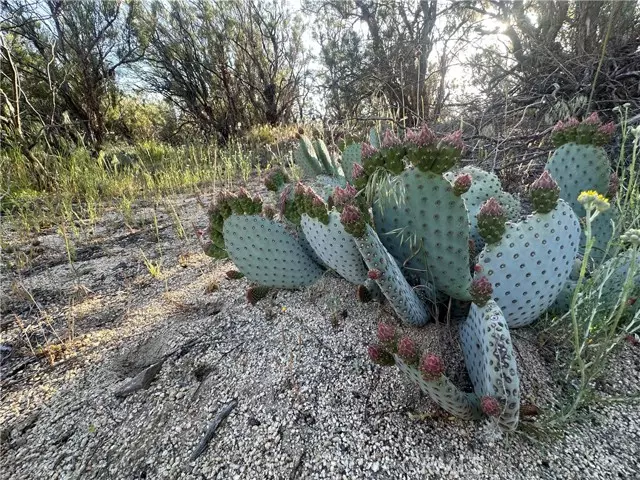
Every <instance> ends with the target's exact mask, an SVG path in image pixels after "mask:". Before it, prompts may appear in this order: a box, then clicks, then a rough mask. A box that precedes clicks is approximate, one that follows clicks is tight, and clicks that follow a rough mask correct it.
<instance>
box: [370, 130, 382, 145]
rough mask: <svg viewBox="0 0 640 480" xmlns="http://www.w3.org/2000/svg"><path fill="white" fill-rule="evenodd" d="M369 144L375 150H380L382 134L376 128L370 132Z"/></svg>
mask: <svg viewBox="0 0 640 480" xmlns="http://www.w3.org/2000/svg"><path fill="white" fill-rule="evenodd" d="M369 143H370V144H371V146H372V147H373V148H377V149H378V150H380V134H379V133H378V130H377V129H376V128H375V127H374V128H372V129H371V130H369Z"/></svg>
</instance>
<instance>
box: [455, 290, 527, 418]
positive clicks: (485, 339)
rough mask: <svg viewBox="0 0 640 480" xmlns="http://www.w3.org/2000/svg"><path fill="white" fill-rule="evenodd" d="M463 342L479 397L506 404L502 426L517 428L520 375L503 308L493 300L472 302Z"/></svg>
mask: <svg viewBox="0 0 640 480" xmlns="http://www.w3.org/2000/svg"><path fill="white" fill-rule="evenodd" d="M460 342H461V344H462V352H463V353H464V360H465V364H466V366H467V371H468V372H469V377H470V378H471V383H473V387H474V390H475V393H476V395H477V396H478V397H479V398H482V397H484V396H490V397H495V398H496V399H498V400H499V401H500V404H501V405H502V413H501V414H500V416H499V417H498V418H497V420H498V423H499V425H500V426H501V427H503V428H504V429H506V430H515V428H516V426H517V425H518V413H519V411H520V377H519V376H518V365H517V363H516V357H515V355H514V353H513V345H512V343H511V335H510V334H509V327H508V326H507V323H506V321H505V319H504V316H503V315H502V311H501V310H500V307H498V305H497V304H496V303H495V302H494V301H493V300H491V301H489V302H488V303H487V304H486V305H485V306H484V307H479V306H477V305H476V304H472V305H471V309H470V310H469V315H468V316H467V319H466V320H465V321H464V322H463V323H461V324H460Z"/></svg>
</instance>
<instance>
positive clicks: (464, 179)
mask: <svg viewBox="0 0 640 480" xmlns="http://www.w3.org/2000/svg"><path fill="white" fill-rule="evenodd" d="M471 180H472V179H471V175H469V174H468V173H464V174H462V175H458V176H457V177H456V179H455V180H454V181H453V193H454V194H455V195H457V196H460V195H462V194H464V193H467V192H468V191H469V189H470V188H471Z"/></svg>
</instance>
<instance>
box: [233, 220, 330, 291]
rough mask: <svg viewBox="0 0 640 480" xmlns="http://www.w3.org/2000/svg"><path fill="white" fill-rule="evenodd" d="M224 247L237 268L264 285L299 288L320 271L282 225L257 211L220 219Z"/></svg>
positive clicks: (309, 282) (312, 280)
mask: <svg viewBox="0 0 640 480" xmlns="http://www.w3.org/2000/svg"><path fill="white" fill-rule="evenodd" d="M223 235H224V243H225V246H226V250H227V252H228V254H229V256H230V257H231V259H232V260H233V262H234V263H235V264H236V266H237V267H238V269H239V270H240V271H241V272H242V273H244V274H245V276H246V277H247V278H248V279H249V280H251V281H252V282H255V283H257V284H258V285H261V286H265V287H274V288H299V287H304V286H307V285H310V284H312V283H314V282H315V281H316V280H318V279H319V278H320V276H321V275H322V270H321V268H320V267H319V266H318V265H317V264H316V263H315V262H314V261H313V260H312V259H311V258H310V257H309V256H308V255H307V254H306V253H305V252H304V250H303V249H302V247H301V245H300V243H299V242H298V240H297V239H296V238H295V237H293V235H291V234H290V233H289V232H287V231H286V230H285V228H284V226H283V225H281V224H279V223H276V222H274V221H273V220H269V219H267V218H264V217H261V216H258V215H235V214H234V215H231V216H229V217H228V218H227V219H226V220H225V221H224V228H223Z"/></svg>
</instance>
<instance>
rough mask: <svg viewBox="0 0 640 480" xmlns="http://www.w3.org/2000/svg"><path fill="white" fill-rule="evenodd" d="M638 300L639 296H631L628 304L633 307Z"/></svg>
mask: <svg viewBox="0 0 640 480" xmlns="http://www.w3.org/2000/svg"><path fill="white" fill-rule="evenodd" d="M636 300H637V298H635V297H631V298H629V299H628V300H627V305H628V306H630V307H631V306H632V305H635V303H636Z"/></svg>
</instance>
